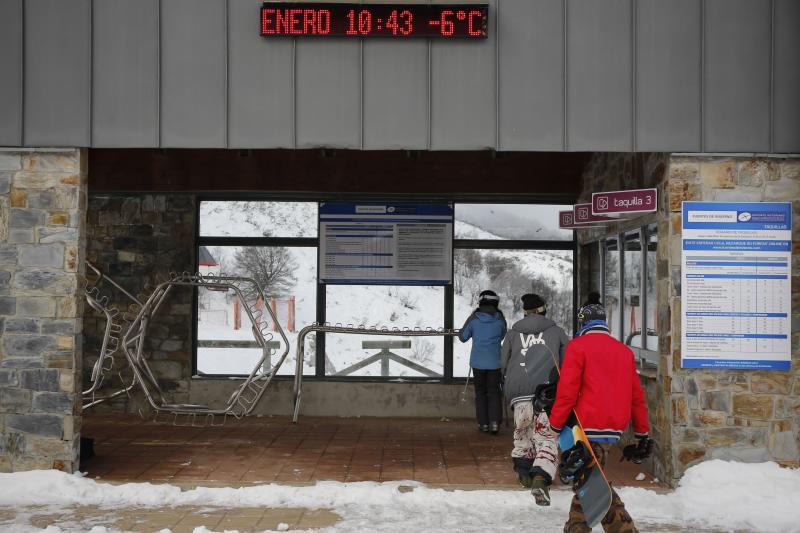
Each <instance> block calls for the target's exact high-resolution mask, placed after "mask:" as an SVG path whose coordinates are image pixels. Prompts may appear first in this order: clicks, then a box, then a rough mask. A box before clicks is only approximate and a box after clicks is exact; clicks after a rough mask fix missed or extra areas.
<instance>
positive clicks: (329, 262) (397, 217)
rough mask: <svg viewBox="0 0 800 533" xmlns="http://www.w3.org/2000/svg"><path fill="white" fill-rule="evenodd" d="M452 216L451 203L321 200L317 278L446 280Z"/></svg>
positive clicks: (425, 282) (449, 268)
mask: <svg viewBox="0 0 800 533" xmlns="http://www.w3.org/2000/svg"><path fill="white" fill-rule="evenodd" d="M453 215H454V211H453V204H452V203H446V204H410V203H346V202H323V203H321V204H320V207H319V239H320V242H319V280H320V283H328V284H351V285H353V284H358V285H449V284H450V283H452V280H453Z"/></svg>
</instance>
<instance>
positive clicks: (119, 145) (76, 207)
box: [0, 0, 800, 482]
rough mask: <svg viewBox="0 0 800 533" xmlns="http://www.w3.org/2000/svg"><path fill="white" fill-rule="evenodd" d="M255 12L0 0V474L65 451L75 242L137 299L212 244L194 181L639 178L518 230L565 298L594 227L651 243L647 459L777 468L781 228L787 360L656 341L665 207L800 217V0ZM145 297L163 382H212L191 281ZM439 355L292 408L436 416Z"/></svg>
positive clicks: (673, 274)
mask: <svg viewBox="0 0 800 533" xmlns="http://www.w3.org/2000/svg"><path fill="white" fill-rule="evenodd" d="M259 8H260V5H259V3H258V2H250V1H246V0H191V1H190V0H162V1H158V0H107V1H103V2H91V1H90V0H75V1H71V2H56V1H54V0H0V72H2V73H3V75H2V77H0V146H2V147H3V148H2V149H1V150H0V237H2V239H0V241H2V244H0V250H2V253H0V265H1V267H0V291H1V292H0V314H1V315H2V316H0V324H1V325H2V343H0V470H8V471H14V470H25V469H31V468H50V467H55V468H61V469H65V470H68V471H72V470H76V469H77V468H78V462H79V446H78V444H79V436H80V429H81V405H82V400H81V391H82V390H83V379H84V366H85V363H86V361H91V357H92V356H93V355H92V354H96V351H97V340H98V332H99V328H102V323H101V322H100V321H99V320H98V319H97V317H96V316H95V315H94V314H93V313H92V311H91V310H90V309H86V308H85V307H86V306H85V304H84V300H85V298H84V296H83V291H84V287H85V281H84V279H85V276H86V266H85V259H87V258H88V259H89V260H90V261H92V262H93V263H94V264H96V265H98V267H99V268H101V269H102V270H103V271H104V272H105V273H107V274H108V275H110V276H116V278H117V279H120V280H122V284H123V285H124V286H125V287H126V288H127V289H128V290H129V291H131V292H134V293H135V291H139V290H144V288H145V287H146V286H147V285H148V284H153V283H155V282H157V280H158V279H161V278H163V277H164V276H168V275H169V272H171V271H193V270H196V268H197V261H196V254H197V250H198V246H201V245H205V244H209V243H210V244H212V245H215V246H225V245H226V244H225V243H224V242H221V241H220V242H216V241H213V239H212V240H208V242H206V241H203V238H204V235H202V232H201V231H200V230H198V227H199V224H200V220H199V217H200V213H201V209H200V208H201V205H202V203H203V202H204V201H205V202H208V201H222V200H226V199H228V200H239V201H242V200H251V199H269V200H273V201H277V200H281V201H306V202H317V201H328V200H331V199H341V198H345V199H358V200H363V199H370V200H378V201H379V200H381V199H402V200H404V201H444V202H456V205H458V202H462V203H474V204H480V203H511V204H516V205H519V204H572V203H575V202H576V201H579V200H588V199H589V198H590V196H591V193H592V192H601V191H610V190H625V189H635V188H642V187H656V188H658V192H659V205H658V210H657V211H656V212H654V213H650V214H647V215H645V216H642V217H638V218H636V219H631V220H627V221H621V222H619V223H617V224H613V225H608V226H606V227H603V228H593V229H582V230H578V231H576V232H575V236H574V240H573V241H570V242H569V244H559V243H553V242H550V243H549V244H548V243H542V242H538V241H536V239H528V240H524V239H523V240H524V241H525V242H518V243H516V246H518V247H520V248H519V249H525V247H528V248H530V249H533V248H535V247H540V248H541V247H544V248H546V249H550V250H564V249H566V250H571V251H572V253H573V254H574V270H573V271H574V273H575V276H574V277H575V285H574V287H575V289H576V291H575V293H574V298H575V300H576V301H579V300H580V299H582V298H584V297H585V295H586V294H587V292H588V291H590V290H593V289H597V288H598V285H597V284H598V281H597V280H598V278H597V277H596V276H595V273H596V265H597V264H598V261H599V262H601V263H602V262H603V261H605V260H606V259H605V258H606V255H604V254H605V251H604V250H609V249H612V248H609V243H611V244H613V243H616V246H617V247H618V248H617V249H618V250H619V246H620V245H621V243H622V242H623V241H625V238H626V236H627V235H629V234H634V233H636V232H638V236H639V237H638V238H639V241H638V242H639V244H638V246H639V249H640V250H642V251H643V250H644V249H646V248H647V249H649V248H648V246H649V244H648V245H646V244H647V243H650V244H653V246H652V248H653V253H654V254H655V255H654V257H653V266H654V272H655V274H654V277H653V278H652V280H650V281H652V284H651V285H652V287H653V291H654V292H653V294H654V295H655V298H651V304H652V303H655V307H654V313H655V316H654V319H653V320H652V324H653V326H654V327H652V328H644V329H645V331H644V332H643V336H644V337H649V333H648V331H649V329H653V330H654V333H653V336H654V337H657V339H658V340H657V347H654V348H653V349H652V350H646V351H650V352H653V353H654V354H655V355H652V356H650V358H649V359H648V362H649V363H651V364H650V365H649V366H648V365H644V364H643V367H642V368H643V369H642V379H643V383H644V384H645V388H646V390H647V395H648V406H649V409H650V413H651V420H652V423H653V426H654V435H655V438H656V441H657V443H658V446H657V453H656V457H655V458H654V465H653V468H654V470H655V472H656V473H657V475H658V476H659V477H660V478H661V479H665V480H668V481H670V482H674V481H675V480H677V479H679V478H680V476H681V474H682V472H683V471H684V470H685V469H686V468H687V467H688V466H690V465H692V464H694V463H696V462H698V461H702V460H705V459H708V458H735V459H740V460H745V461H761V460H774V461H778V462H781V463H782V464H787V465H795V466H797V465H798V457H800V451H799V448H800V374H798V361H800V336H799V335H800V328H799V327H798V325H800V278H799V277H798V246H800V245H799V244H798V243H800V237H798V235H799V233H798V232H800V230H798V224H797V223H796V222H795V224H794V230H793V233H792V252H793V253H792V264H791V272H792V284H791V286H792V295H791V298H792V300H791V302H792V303H791V315H792V316H791V323H792V328H791V331H792V333H791V350H792V364H791V366H790V370H788V371H744V370H692V369H686V368H682V366H681V345H680V339H681V335H680V324H681V296H680V295H681V290H680V283H681V253H682V250H681V232H682V224H681V202H682V201H694V200H702V201H737V202H744V201H756V202H761V201H782V202H791V203H792V209H793V211H792V212H793V214H794V217H795V220H796V217H797V215H798V213H800V156H798V153H800V97H798V95H800V36H798V32H797V31H796V29H797V28H798V27H800V5H798V3H797V2H795V1H794V0H769V1H765V0H675V1H671V2H660V1H658V0H638V1H636V0H601V1H596V0H595V1H592V0H492V1H489V2H488V25H487V32H486V33H487V35H486V38H485V39H474V40H459V39H455V38H453V39H445V38H413V39H411V38H409V39H401V38H354V37H346V38H321V37H294V38H284V37H281V38H278V37H270V38H264V37H262V36H261V35H259V31H258V24H259V16H260V10H259ZM261 237H264V238H267V236H263V235H262V236H261ZM299 238H301V237H298V239H299ZM302 238H306V237H302ZM457 240H458V237H456V241H457ZM312 241H313V239H312ZM312 241H302V242H301V241H297V242H293V243H288V245H289V246H298V247H300V246H301V245H302V246H309V247H313V246H314V243H313V242H312ZM462 241H463V242H456V243H455V246H456V247H457V248H458V247H460V249H464V250H466V249H471V248H470V247H471V246H473V245H474V246H478V244H476V243H475V242H471V241H470V239H467V238H463V239H462ZM253 242H254V243H255V242H256V241H253ZM258 242H262V241H258ZM263 242H264V243H267V241H263ZM276 242H277V241H276ZM281 243H283V241H281ZM656 243H657V246H655V244H656ZM283 244H286V243H283ZM481 246H483V244H481ZM487 246H488V245H487ZM509 246H511V245H509ZM548 247H549V248H548ZM544 248H543V249H544ZM612 250H613V249H612ZM642 254H643V256H644V252H642ZM603 264H605V263H603ZM619 268H620V270H619V276H620V280H622V279H623V278H624V277H625V272H624V263H623V266H621V267H619ZM648 283H649V282H648ZM620 286H621V284H620ZM446 290H447V289H445V291H446ZM319 301H320V300H319V299H317V303H318V304H319ZM443 305H444V307H445V310H444V311H443V313H444V316H445V318H447V317H448V316H449V317H450V320H451V321H452V320H453V313H452V310H450V311H448V310H447V309H446V308H447V305H448V304H446V303H445V304H443ZM620 310H621V311H624V307H621V308H620ZM168 311H169V312H168V313H167V316H168V318H167V319H166V320H165V321H164V322H163V323H162V324H160V327H159V329H158V330H157V331H154V332H152V346H151V349H152V352H153V353H152V357H153V365H154V368H156V369H157V371H158V373H159V375H160V377H161V378H162V379H163V380H164V383H165V387H164V388H165V390H167V391H168V393H169V395H170V397H171V398H172V399H173V401H176V402H194V401H195V400H196V399H197V398H199V397H207V398H214V397H217V396H219V395H221V394H223V393H222V392H220V391H221V389H220V388H219V385H218V384H217V382H224V381H225V380H216V381H215V380H213V379H197V378H194V377H193V376H195V375H196V374H197V355H196V354H197V349H198V348H197V335H196V331H195V319H196V316H195V313H196V309H195V306H194V300H193V299H192V296H191V295H180V296H177V297H176V299H175V300H172V301H170V304H169V309H168ZM323 314H324V311H323ZM317 317H319V314H318V315H317ZM455 320H458V318H455ZM445 322H446V320H445ZM444 325H450V326H452V323H451V324H444ZM623 329H624V327H623ZM623 333H624V332H623V331H621V333H620V334H621V335H622V334H623ZM623 337H624V335H623ZM445 346H447V345H445ZM646 348H649V346H646ZM444 350H445V352H447V353H449V355H445V356H444V360H445V365H444V367H447V364H448V363H447V361H450V362H449V365H450V368H449V369H445V371H443V372H444V375H445V377H446V378H447V379H445V380H444V381H445V383H430V382H425V381H424V380H420V381H417V382H413V380H412V382H411V383H405V384H397V383H386V382H359V381H358V380H352V381H348V380H326V379H319V380H318V381H316V382H313V384H310V385H309V387H310V389H309V391H310V392H309V396H308V402H309V403H307V404H306V409H310V410H311V412H318V413H320V414H340V415H341V414H364V415H378V414H383V415H387V416H390V415H392V414H395V415H399V414H402V415H417V416H445V415H446V416H457V415H458V414H459V413H463V406H459V404H458V400H457V396H458V391H459V389H460V388H462V386H463V376H458V375H457V372H454V371H453V368H452V365H453V355H452V347H451V348H444ZM448 350H449V351H448ZM323 351H324V350H323ZM318 360H319V359H318ZM321 362H322V366H324V365H325V361H324V357H323V358H322V360H321ZM318 368H319V367H318ZM319 375H322V376H323V378H324V376H325V375H326V374H325V372H321V374H318V377H319ZM215 387H216V388H215ZM275 387H276V389H275V392H274V401H271V403H269V405H267V406H264V407H263V409H264V412H274V413H283V414H287V413H289V412H291V408H292V406H291V400H290V399H289V398H290V396H291V383H290V382H289V381H278V382H277V383H276V385H275ZM271 394H273V393H271ZM348 398H349V400H347V399H348ZM343 399H344V400H345V401H342V400H343ZM376 399H378V400H380V402H383V403H380V404H376ZM332 400H335V401H332ZM315 402H316V403H315ZM132 403H133V402H123V401H120V402H118V403H113V402H112V404H111V407H106V408H112V409H132ZM375 405H381V406H382V408H381V409H373V410H370V409H368V408H367V407H365V406H373V407H374V406H375ZM334 406H337V407H338V406H340V407H341V409H340V410H337V408H334ZM359 409H361V411H359ZM315 410H316V411H315Z"/></svg>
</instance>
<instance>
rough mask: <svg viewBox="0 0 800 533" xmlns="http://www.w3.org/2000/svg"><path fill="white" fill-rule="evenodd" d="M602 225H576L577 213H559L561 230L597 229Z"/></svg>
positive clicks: (593, 223)
mask: <svg viewBox="0 0 800 533" xmlns="http://www.w3.org/2000/svg"><path fill="white" fill-rule="evenodd" d="M602 225H603V224H602V223H596V222H586V223H583V224H576V223H575V211H574V210H572V209H571V210H569V211H559V212H558V227H559V228H560V229H585V228H596V227H599V226H602Z"/></svg>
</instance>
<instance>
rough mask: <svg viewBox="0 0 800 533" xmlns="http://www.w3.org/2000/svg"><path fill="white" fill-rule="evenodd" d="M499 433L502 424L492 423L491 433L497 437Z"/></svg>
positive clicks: (490, 426) (490, 425)
mask: <svg viewBox="0 0 800 533" xmlns="http://www.w3.org/2000/svg"><path fill="white" fill-rule="evenodd" d="M498 431H500V422H492V423H491V424H489V433H491V434H492V435H497V432H498Z"/></svg>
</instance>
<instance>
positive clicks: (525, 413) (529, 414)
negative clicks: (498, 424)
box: [511, 402, 558, 480]
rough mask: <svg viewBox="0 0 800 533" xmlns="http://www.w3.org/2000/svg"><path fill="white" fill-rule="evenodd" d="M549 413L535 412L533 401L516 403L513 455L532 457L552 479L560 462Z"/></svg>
mask: <svg viewBox="0 0 800 533" xmlns="http://www.w3.org/2000/svg"><path fill="white" fill-rule="evenodd" d="M556 437H557V436H556V434H555V433H553V431H552V430H551V429H550V420H549V419H548V418H547V413H544V412H542V413H534V411H533V403H531V402H519V403H516V404H514V449H513V450H512V451H511V457H520V458H523V459H532V460H533V466H534V467H537V466H538V467H539V468H541V469H542V470H544V471H545V472H547V474H548V475H549V476H550V479H551V480H552V479H553V478H554V477H555V475H556V466H557V464H558V442H557V440H556Z"/></svg>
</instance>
